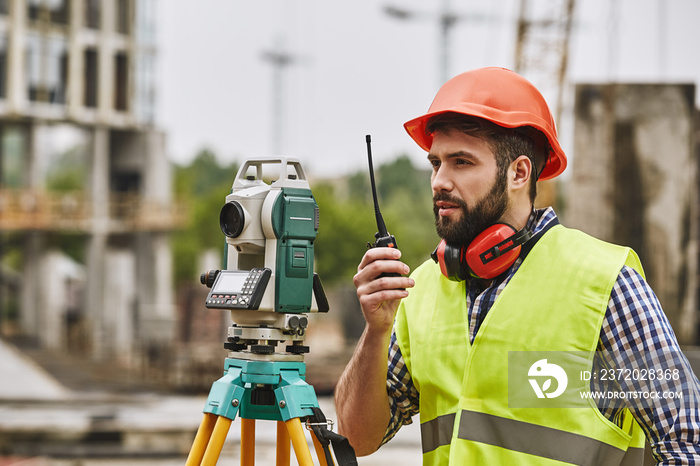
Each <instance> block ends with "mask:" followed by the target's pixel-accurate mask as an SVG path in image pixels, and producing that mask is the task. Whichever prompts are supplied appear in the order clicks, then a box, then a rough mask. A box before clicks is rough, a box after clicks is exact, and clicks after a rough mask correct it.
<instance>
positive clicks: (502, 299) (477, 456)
mask: <svg viewBox="0 0 700 466" xmlns="http://www.w3.org/2000/svg"><path fill="white" fill-rule="evenodd" d="M623 265H628V266H630V267H632V268H634V269H635V270H637V271H638V272H639V273H642V268H641V265H640V263H639V259H638V257H637V255H636V254H635V253H634V251H632V250H631V249H629V248H623V247H620V246H615V245H611V244H608V243H604V242H602V241H599V240H597V239H595V238H592V237H590V236H588V235H585V234H583V233H581V232H579V231H576V230H571V229H567V228H564V227H562V226H560V225H557V226H554V227H552V228H551V229H550V230H549V231H548V232H546V233H545V234H544V235H543V236H542V238H540V240H539V241H538V242H537V244H536V245H535V246H534V247H533V249H532V250H531V251H530V253H529V254H528V256H527V257H526V259H525V260H524V261H523V264H522V265H521V266H520V269H519V270H518V271H517V273H516V274H515V275H514V276H513V277H512V278H511V280H510V282H509V283H508V285H506V287H505V289H504V290H502V291H501V293H500V295H499V297H498V299H497V300H496V302H495V303H494V305H493V306H492V308H491V310H490V311H489V312H488V314H487V316H486V318H485V320H484V322H483V323H482V324H481V327H480V328H479V331H478V332H477V335H476V338H475V339H474V343H473V344H470V342H469V322H468V318H467V306H466V289H465V283H464V282H452V281H449V280H447V279H446V278H444V277H443V276H442V275H441V274H440V270H439V268H438V266H437V265H436V264H434V263H432V261H428V262H426V263H425V264H423V265H422V266H421V267H419V268H418V269H417V270H416V271H415V272H414V278H415V282H416V286H415V287H414V288H413V289H412V290H411V291H410V295H409V297H408V298H406V299H404V300H403V302H402V304H401V306H400V307H399V310H398V312H397V316H396V325H395V329H396V337H397V341H398V344H399V346H400V347H401V353H402V355H403V357H404V360H405V363H406V366H407V369H408V370H409V372H410V374H411V377H412V380H413V382H414V384H415V386H416V388H417V390H418V391H419V393H420V421H421V438H422V446H423V464H435V465H438V464H439V465H444V464H453V465H465V464H475V465H482V464H504V465H508V466H514V465H532V464H536V465H563V464H579V465H591V466H593V465H596V466H597V465H606V466H607V465H611V466H612V465H628V464H639V465H641V464H642V462H643V455H644V440H645V438H644V433H643V431H642V429H641V428H640V427H639V425H638V424H637V423H636V421H634V419H633V417H632V415H631V413H630V412H629V411H628V410H625V413H624V415H623V417H624V422H623V428H620V427H618V426H617V425H615V424H614V423H612V422H611V421H609V420H608V419H607V418H605V416H603V415H602V414H601V413H600V411H599V410H598V409H597V408H596V406H595V403H594V402H593V401H591V400H589V401H586V402H580V403H579V405H577V407H575V408H572V407H553V408H542V407H540V408H533V407H518V406H511V405H512V404H513V403H509V366H508V362H509V355H511V356H518V357H523V356H528V353H525V352H528V351H529V352H544V351H552V352H557V354H559V353H561V354H565V355H566V354H573V355H578V354H584V355H585V354H590V355H591V360H592V354H593V352H594V351H595V350H596V348H597V345H598V341H599V338H600V330H601V327H602V324H603V319H604V317H605V313H606V310H607V305H608V301H609V299H610V292H611V290H612V287H613V285H614V283H615V281H616V279H617V277H618V274H619V272H620V270H621V269H622V267H623ZM564 352H565V353H564ZM533 355H534V356H535V357H540V355H539V354H538V353H533ZM591 360H584V361H583V362H581V361H579V364H583V365H582V366H581V367H582V368H586V369H588V370H590V368H591ZM535 362H536V360H533V361H532V363H535ZM511 370H513V367H511ZM512 382H513V381H511V383H512ZM521 382H522V383H524V384H525V388H523V390H530V387H529V386H527V384H528V380H527V377H525V378H523V380H522V381H521ZM571 382H572V384H571V385H572V389H574V390H575V389H577V388H578V387H579V386H582V385H583V381H581V380H578V381H573V380H572V381H571ZM511 394H512V387H511ZM533 398H534V399H536V398H535V397H534V395H533ZM511 401H512V400H511ZM545 401H549V400H545ZM543 402H544V401H543ZM538 406H542V405H538Z"/></svg>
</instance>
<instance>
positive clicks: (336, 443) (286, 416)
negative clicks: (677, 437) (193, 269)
mask: <svg viewBox="0 0 700 466" xmlns="http://www.w3.org/2000/svg"><path fill="white" fill-rule="evenodd" d="M219 223H220V227H221V231H222V232H223V233H224V235H225V236H226V245H225V253H224V258H225V262H224V267H223V269H222V270H209V271H207V272H206V273H204V274H202V276H201V282H202V284H204V285H206V286H208V287H209V288H211V290H210V291H209V294H208V296H207V298H206V302H205V305H206V307H207V308H209V309H220V310H228V311H230V313H231V320H232V322H233V323H232V326H231V327H229V329H228V338H227V341H226V342H225V343H224V348H226V349H228V350H229V354H228V357H227V358H226V360H225V364H224V376H223V377H221V378H220V379H219V380H217V381H215V382H214V383H213V385H212V387H211V390H210V392H209V396H208V398H207V401H206V404H205V407H204V410H203V411H204V416H203V418H202V422H201V424H200V426H199V429H198V430H197V434H196V436H195V439H194V443H193V445H192V449H191V450H190V454H189V456H188V458H187V463H186V464H187V466H194V465H207V466H209V465H215V464H216V462H217V461H218V459H219V455H220V454H221V450H222V448H223V445H224V442H225V440H226V436H227V434H228V431H229V428H230V427H231V424H232V422H233V420H234V419H235V418H236V415H238V416H239V417H240V418H241V448H240V450H241V465H244V466H247V465H252V464H254V463H255V421H256V420H258V419H260V420H268V421H276V422H277V448H276V453H277V462H276V464H277V465H278V466H282V465H289V462H290V441H291V444H292V446H293V447H294V452H295V454H296V459H297V462H298V463H299V465H301V466H307V465H313V464H314V463H313V460H312V458H311V452H310V449H309V446H308V442H307V441H306V436H305V434H304V429H303V426H302V420H303V421H304V423H305V424H306V427H307V429H309V430H311V431H312V432H313V433H314V435H312V436H311V437H312V440H313V444H314V447H315V450H316V454H317V457H318V460H319V462H320V464H321V466H333V465H334V464H335V463H334V462H333V456H332V455H331V453H330V448H329V443H332V445H333V452H334V453H335V456H336V459H337V460H338V462H339V464H348V465H352V464H355V465H356V464H357V462H356V459H355V454H354V451H353V450H352V447H351V446H350V444H349V443H348V442H347V440H346V439H345V438H343V437H341V436H340V435H338V434H335V433H333V432H331V431H330V430H329V429H328V426H329V424H328V421H327V420H326V419H325V417H324V416H323V413H321V410H320V409H319V405H318V400H317V398H316V393H315V392H314V389H313V387H312V386H311V385H308V384H307V383H306V381H305V378H306V365H305V363H304V354H305V353H308V352H309V347H308V346H306V345H305V344H304V343H305V339H306V329H307V326H308V322H309V320H308V317H307V316H306V314H308V313H310V312H328V308H329V306H328V300H327V299H326V295H325V292H324V291H323V287H322V285H321V281H320V279H319V277H318V275H317V274H316V273H314V271H313V261H314V240H315V238H316V235H317V233H318V227H319V212H318V205H317V204H316V200H315V199H314V197H313V195H312V193H311V189H310V188H309V183H308V181H307V179H306V176H305V175H304V171H303V170H302V167H301V163H300V162H299V160H297V159H295V158H292V157H265V158H254V159H248V160H246V161H245V162H244V164H243V166H242V167H241V168H240V170H239V171H238V173H237V175H236V178H235V180H234V182H233V187H232V189H231V194H229V195H228V196H227V197H226V203H225V204H224V206H223V207H222V209H221V213H220V216H219ZM285 342H286V343H288V344H287V345H286V347H284V348H280V347H279V345H280V344H281V343H285Z"/></svg>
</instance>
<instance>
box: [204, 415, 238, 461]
mask: <svg viewBox="0 0 700 466" xmlns="http://www.w3.org/2000/svg"><path fill="white" fill-rule="evenodd" d="M231 422H233V420H231V419H228V418H225V417H223V416H218V419H217V420H216V425H215V426H214V431H213V432H212V434H211V439H210V440H209V445H208V446H207V450H206V451H205V452H204V458H203V459H202V466H214V465H216V462H217V461H218V460H219V455H220V454H221V449H222V448H223V447H224V442H225V441H226V435H227V434H228V430H229V429H230V428H231Z"/></svg>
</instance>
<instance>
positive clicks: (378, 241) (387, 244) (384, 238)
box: [365, 134, 396, 248]
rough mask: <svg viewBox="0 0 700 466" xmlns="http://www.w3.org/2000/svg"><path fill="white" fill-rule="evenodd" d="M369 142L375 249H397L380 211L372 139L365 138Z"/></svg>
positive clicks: (368, 158)
mask: <svg viewBox="0 0 700 466" xmlns="http://www.w3.org/2000/svg"><path fill="white" fill-rule="evenodd" d="M365 141H367V161H368V162H369V179H370V182H371V183H372V199H374V216H375V217H376V218H377V233H375V234H374V244H372V245H371V246H372V247H373V248H396V238H394V237H393V236H392V235H390V234H389V232H388V231H387V230H386V224H385V223H384V218H383V217H382V213H381V212H380V211H379V201H378V200H377V187H376V185H375V184H374V167H373V166H372V137H371V136H370V135H369V134H368V135H367V136H365Z"/></svg>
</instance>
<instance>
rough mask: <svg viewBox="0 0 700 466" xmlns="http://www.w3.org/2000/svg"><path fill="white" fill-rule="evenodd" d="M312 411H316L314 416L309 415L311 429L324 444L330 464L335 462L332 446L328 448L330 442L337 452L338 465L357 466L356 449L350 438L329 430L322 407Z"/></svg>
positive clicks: (330, 465)
mask: <svg viewBox="0 0 700 466" xmlns="http://www.w3.org/2000/svg"><path fill="white" fill-rule="evenodd" d="M311 411H313V413H314V415H313V416H310V417H309V420H310V421H311V430H312V431H313V433H314V435H316V438H317V439H318V441H319V443H320V444H321V445H322V446H323V451H324V452H325V454H326V463H327V464H328V466H332V465H333V464H335V463H334V462H333V456H332V455H331V451H330V448H328V445H329V444H332V445H333V453H335V458H336V459H337V460H338V466H357V457H356V456H355V449H354V448H352V445H350V442H348V439H346V438H345V437H343V436H342V435H340V434H336V433H335V432H331V431H330V430H328V427H327V423H326V416H324V415H323V413H322V412H321V408H316V407H312V408H311Z"/></svg>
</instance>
